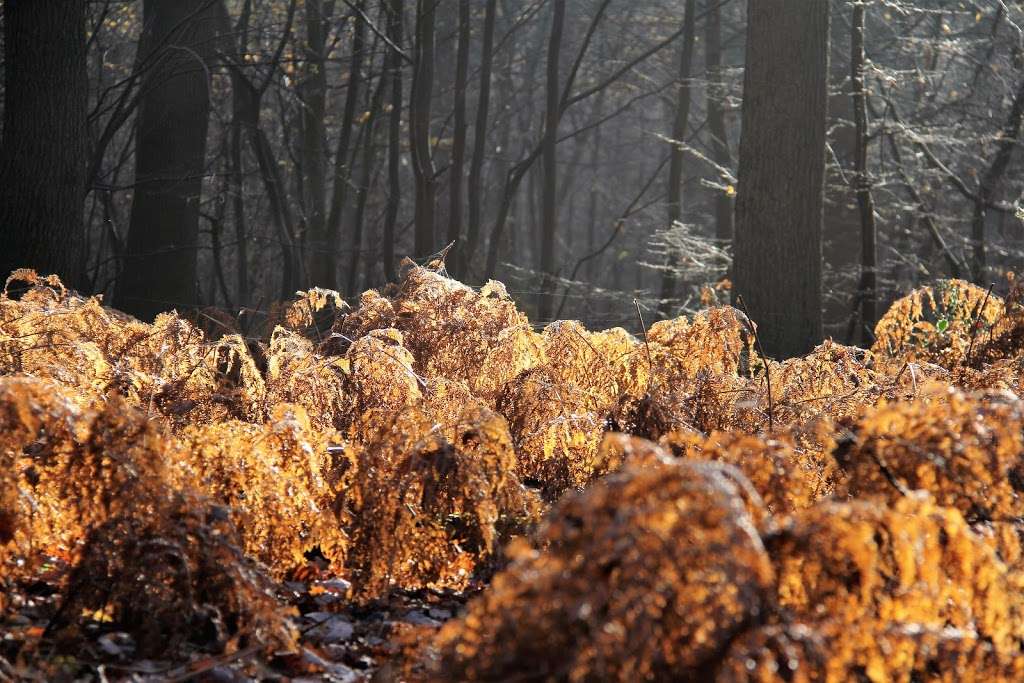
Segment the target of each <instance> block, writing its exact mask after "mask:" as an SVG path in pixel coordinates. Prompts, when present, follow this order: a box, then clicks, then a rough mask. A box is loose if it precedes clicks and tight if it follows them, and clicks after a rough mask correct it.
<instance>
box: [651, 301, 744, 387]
mask: <svg viewBox="0 0 1024 683" xmlns="http://www.w3.org/2000/svg"><path fill="white" fill-rule="evenodd" d="M647 341H648V342H649V343H650V345H651V353H652V354H653V355H654V356H655V363H654V365H655V367H656V368H664V369H665V370H666V371H667V372H669V374H670V375H684V376H689V377H693V376H695V375H696V374H697V373H698V372H699V371H700V370H710V371H712V372H715V373H718V374H722V375H735V374H740V375H748V374H749V373H750V369H751V363H752V362H753V363H757V362H759V360H758V359H757V354H756V352H755V353H753V354H752V351H753V339H752V338H751V335H750V333H749V326H748V322H747V318H746V316H745V315H743V313H742V312H741V311H738V310H736V309H735V308H732V307H731V306H721V307H718V308H708V309H704V310H702V311H700V312H698V313H697V314H696V315H694V316H693V318H692V320H689V321H687V320H686V319H685V318H676V319H674V320H662V321H659V322H656V323H654V324H653V325H651V327H650V329H649V330H648V332H647Z"/></svg>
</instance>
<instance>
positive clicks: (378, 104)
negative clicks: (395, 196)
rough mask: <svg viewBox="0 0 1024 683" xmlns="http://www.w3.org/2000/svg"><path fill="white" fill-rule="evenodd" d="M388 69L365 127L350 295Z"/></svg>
mask: <svg viewBox="0 0 1024 683" xmlns="http://www.w3.org/2000/svg"><path fill="white" fill-rule="evenodd" d="M387 81H388V74H387V70H385V71H384V73H383V75H382V76H381V80H380V83H378V84H377V90H376V91H374V93H373V100H372V101H371V103H370V111H369V118H368V119H367V121H366V124H365V127H364V128H363V150H362V152H363V155H362V156H363V160H362V168H361V169H360V172H361V173H360V178H359V189H358V190H357V192H358V196H357V197H356V213H355V216H353V218H352V245H351V246H352V256H351V259H350V261H349V268H348V281H347V283H346V288H345V292H346V293H347V294H348V295H349V296H355V295H356V294H357V293H358V292H356V275H357V273H358V272H359V256H360V253H361V250H362V244H363V223H364V221H365V216H366V200H367V198H368V196H369V194H370V181H371V179H372V178H373V167H374V162H375V161H376V159H375V155H374V147H373V142H374V133H375V132H376V130H377V119H378V118H380V112H381V109H382V105H383V103H384V92H385V91H386V90H387Z"/></svg>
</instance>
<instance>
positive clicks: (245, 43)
mask: <svg viewBox="0 0 1024 683" xmlns="http://www.w3.org/2000/svg"><path fill="white" fill-rule="evenodd" d="M251 18H252V0H246V1H245V4H244V5H243V7H242V15H241V17H240V19H239V22H238V49H237V52H236V54H245V53H246V52H247V51H248V49H249V22H250V20H251ZM232 83H233V85H232V89H231V90H232V92H231V109H232V111H231V143H230V144H231V158H230V164H231V171H230V173H231V185H230V188H231V190H230V192H231V212H232V214H233V217H234V220H235V241H236V242H237V245H236V247H235V248H236V249H237V254H238V272H237V273H236V280H235V300H236V301H237V302H238V305H239V306H243V307H244V306H248V305H249V237H248V232H249V231H248V227H247V226H246V222H245V194H244V188H245V169H244V168H243V166H242V128H243V124H244V119H245V101H244V98H245V95H244V94H242V93H240V92H239V87H238V86H237V85H234V83H235V79H233V80H232Z"/></svg>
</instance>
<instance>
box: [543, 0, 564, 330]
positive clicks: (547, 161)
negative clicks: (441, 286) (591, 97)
mask: <svg viewBox="0 0 1024 683" xmlns="http://www.w3.org/2000/svg"><path fill="white" fill-rule="evenodd" d="M551 11H552V18H551V37H550V39H549V41H548V63H547V64H548V66H547V110H546V112H545V115H544V143H543V151H542V154H543V157H544V159H543V162H544V196H543V200H542V209H541V242H540V271H541V285H540V296H539V298H538V301H537V317H538V319H539V320H540V321H541V322H542V323H543V322H546V321H548V320H549V319H550V318H551V312H552V310H553V308H554V291H555V281H554V279H555V230H556V228H557V226H556V222H557V209H558V206H557V199H558V166H557V156H556V148H557V145H558V122H559V120H560V119H561V102H560V96H561V88H560V87H559V71H560V70H559V64H558V61H559V57H560V56H561V52H562V27H563V25H564V24H565V0H552V7H551Z"/></svg>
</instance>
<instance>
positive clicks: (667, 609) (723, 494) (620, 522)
mask: <svg viewBox="0 0 1024 683" xmlns="http://www.w3.org/2000/svg"><path fill="white" fill-rule="evenodd" d="M510 554H511V556H512V558H513V560H512V564H511V565H510V566H509V567H508V568H507V569H506V570H504V571H503V572H501V573H499V574H498V575H496V576H495V577H494V581H493V583H492V585H491V588H490V589H489V590H488V591H486V592H484V593H483V594H482V595H480V596H479V597H478V598H476V599H475V600H474V601H473V602H471V603H470V605H469V608H468V612H467V613H466V615H465V616H464V617H463V618H462V619H459V620H457V621H453V622H449V623H448V624H446V625H445V626H444V628H442V630H441V632H440V633H439V634H438V637H437V639H436V641H435V644H434V645H435V647H436V648H437V650H438V653H439V654H438V663H439V670H440V671H443V672H444V676H445V677H446V678H449V679H454V680H467V681H471V680H508V679H511V678H516V677H524V678H537V679H558V680H621V681H636V680H651V679H661V680H668V679H680V678H686V677H687V676H695V675H698V674H699V672H701V671H702V670H704V667H705V666H706V665H708V664H709V663H710V662H711V661H713V660H714V657H715V654H716V652H717V651H718V650H719V649H720V648H722V647H724V646H725V645H726V644H727V643H728V642H729V640H730V639H731V638H732V637H733V636H734V635H736V634H738V633H739V632H741V631H742V630H743V629H744V628H745V627H746V626H747V624H749V623H751V622H756V621H757V620H758V619H760V618H761V616H762V615H763V613H764V610H765V609H766V608H767V606H768V604H769V603H770V597H769V594H770V591H771V586H772V584H773V574H772V569H771V566H770V563H769V562H768V558H767V555H766V553H765V552H764V549H763V547H762V545H761V541H760V538H758V536H757V533H756V531H755V530H754V525H753V522H752V520H751V519H750V517H749V515H748V514H747V512H746V510H745V509H744V505H743V502H742V500H741V498H740V495H739V494H738V492H737V490H736V487H735V485H734V484H733V483H732V482H731V481H730V480H729V479H728V478H726V477H724V476H722V475H721V474H720V471H718V470H716V469H713V468H709V467H707V466H705V467H695V466H692V465H687V464H672V465H661V466H653V467H640V468H629V469H627V470H624V471H622V472H620V473H618V474H614V475H611V476H610V477H608V478H606V479H604V480H602V481H601V482H599V483H597V484H595V485H594V486H592V487H590V488H589V489H587V490H586V491H584V492H582V493H575V494H571V495H569V496H567V497H566V498H564V499H563V500H562V501H561V502H560V503H559V504H558V506H557V507H556V509H555V510H554V512H553V513H552V515H551V517H550V519H549V521H548V522H547V523H546V525H545V526H544V527H543V529H542V530H541V531H540V533H539V536H538V538H537V541H536V545H535V547H532V548H531V547H528V546H526V544H525V543H524V544H520V545H518V546H516V547H515V548H513V549H511V550H510Z"/></svg>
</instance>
